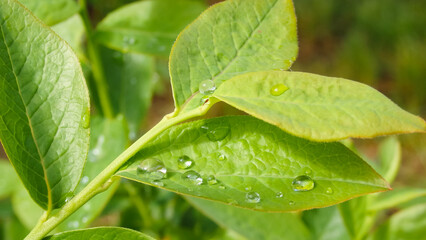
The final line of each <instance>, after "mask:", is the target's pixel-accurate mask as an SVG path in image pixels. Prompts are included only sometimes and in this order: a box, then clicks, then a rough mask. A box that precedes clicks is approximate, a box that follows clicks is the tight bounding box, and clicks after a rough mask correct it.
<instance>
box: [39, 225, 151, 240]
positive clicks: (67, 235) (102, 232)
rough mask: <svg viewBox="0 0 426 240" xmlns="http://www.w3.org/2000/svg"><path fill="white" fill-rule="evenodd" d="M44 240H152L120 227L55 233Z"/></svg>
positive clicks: (139, 233)
mask: <svg viewBox="0 0 426 240" xmlns="http://www.w3.org/2000/svg"><path fill="white" fill-rule="evenodd" d="M44 239H45V240H82V239H84V240H99V239H102V240H154V238H152V237H150V236H148V235H145V234H143V233H141V232H137V231H135V230H131V229H127V228H120V227H98V228H88V229H82V230H75V231H69V232H62V233H57V234H55V235H53V236H49V237H46V238H44Z"/></svg>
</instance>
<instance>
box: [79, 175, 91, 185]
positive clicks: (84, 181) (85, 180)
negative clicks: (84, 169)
mask: <svg viewBox="0 0 426 240" xmlns="http://www.w3.org/2000/svg"><path fill="white" fill-rule="evenodd" d="M88 182H89V177H88V176H84V177H82V178H81V181H80V183H81V184H83V185H86V184H87V183H88Z"/></svg>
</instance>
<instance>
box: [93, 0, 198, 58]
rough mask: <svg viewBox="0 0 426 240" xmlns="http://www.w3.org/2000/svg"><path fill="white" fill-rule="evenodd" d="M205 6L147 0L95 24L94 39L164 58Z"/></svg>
mask: <svg viewBox="0 0 426 240" xmlns="http://www.w3.org/2000/svg"><path fill="white" fill-rule="evenodd" d="M205 8H206V6H205V5H204V4H202V3H200V2H195V1H190V0H161V1H157V0H147V1H138V2H136V3H132V4H128V5H126V6H124V7H122V8H120V9H118V10H116V11H114V12H112V13H110V14H109V15H108V16H107V17H106V18H105V19H104V20H103V21H102V22H100V23H99V25H98V27H97V32H96V35H95V38H96V40H97V41H98V42H99V43H101V44H103V45H105V46H108V47H110V48H114V49H117V50H121V51H124V52H127V51H130V52H138V53H144V54H150V55H160V56H164V57H167V56H168V55H169V53H170V49H171V47H172V45H173V42H174V41H175V40H176V37H177V36H178V34H179V32H180V31H181V30H182V29H183V28H184V27H185V26H186V25H188V24H189V23H190V22H191V21H192V20H194V19H195V18H196V17H197V16H198V15H199V14H200V13H201V12H202V11H203V10H204V9H205Z"/></svg>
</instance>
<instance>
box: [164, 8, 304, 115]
mask: <svg viewBox="0 0 426 240" xmlns="http://www.w3.org/2000/svg"><path fill="white" fill-rule="evenodd" d="M297 52H298V46H297V32H296V17H295V13H294V7H293V3H292V1H291V0H252V1H247V0H228V1H225V2H222V3H219V4H216V5H214V6H213V7H211V8H209V9H208V10H207V11H205V12H204V13H203V14H202V15H201V16H200V17H199V18H198V19H197V20H196V21H195V22H193V23H192V24H191V25H190V26H189V27H188V28H186V29H185V30H184V31H183V32H182V33H181V34H180V35H179V37H178V39H177V40H176V43H175V45H174V46H173V49H172V53H171V55H170V76H171V79H172V86H173V94H174V98H175V104H176V107H177V108H180V107H181V106H182V105H183V104H184V103H185V101H187V100H188V99H189V98H190V97H191V96H192V95H194V94H197V93H198V88H199V83H200V82H202V81H204V80H207V79H210V80H213V81H214V82H215V84H216V87H218V86H219V85H220V84H221V83H222V82H223V81H225V80H228V79H230V78H232V77H233V76H236V75H240V74H243V73H246V72H256V71H262V70H272V69H288V68H289V67H290V66H291V64H292V63H293V61H294V60H295V59H296V56H297ZM200 95H201V94H198V95H197V96H198V98H197V100H196V101H197V104H198V103H200V99H201V96H200Z"/></svg>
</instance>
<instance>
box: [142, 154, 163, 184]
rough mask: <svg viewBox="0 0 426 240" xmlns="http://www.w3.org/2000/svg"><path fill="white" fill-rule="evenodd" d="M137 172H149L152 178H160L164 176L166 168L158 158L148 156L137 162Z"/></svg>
mask: <svg viewBox="0 0 426 240" xmlns="http://www.w3.org/2000/svg"><path fill="white" fill-rule="evenodd" d="M137 173H138V174H149V176H150V177H151V178H154V179H162V178H166V176H167V169H166V167H164V164H163V163H162V162H161V161H160V160H158V159H156V158H148V159H146V160H144V161H143V162H141V163H140V164H139V166H138V169H137Z"/></svg>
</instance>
